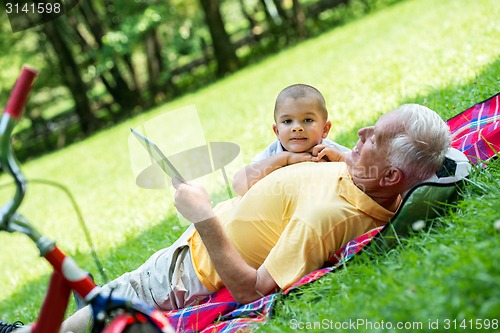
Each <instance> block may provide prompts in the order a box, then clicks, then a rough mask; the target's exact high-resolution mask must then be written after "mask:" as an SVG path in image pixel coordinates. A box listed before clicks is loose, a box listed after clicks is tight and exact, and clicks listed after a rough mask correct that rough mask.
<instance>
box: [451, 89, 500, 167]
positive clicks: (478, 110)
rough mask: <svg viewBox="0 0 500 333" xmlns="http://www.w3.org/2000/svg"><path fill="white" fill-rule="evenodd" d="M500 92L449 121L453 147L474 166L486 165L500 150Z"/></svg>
mask: <svg viewBox="0 0 500 333" xmlns="http://www.w3.org/2000/svg"><path fill="white" fill-rule="evenodd" d="M499 107H500V93H498V94H496V95H495V96H492V97H490V98H488V99H487V100H485V101H483V102H481V103H478V104H476V105H474V106H473V107H471V108H469V109H467V110H465V111H464V112H462V113H459V114H457V115H456V116H455V117H453V118H451V119H448V120H447V124H448V126H449V127H450V132H451V134H452V142H451V145H452V147H453V148H456V149H458V150H460V151H462V152H463V153H464V154H465V155H466V156H467V157H468V158H469V160H470V161H471V162H472V163H473V164H478V163H482V162H483V161H487V160H489V159H490V158H491V157H493V156H495V155H497V154H498V152H499V151H500V110H499Z"/></svg>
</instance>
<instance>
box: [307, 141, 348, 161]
mask: <svg viewBox="0 0 500 333" xmlns="http://www.w3.org/2000/svg"><path fill="white" fill-rule="evenodd" d="M311 154H312V156H314V157H313V161H314V162H344V161H345V155H344V154H343V153H341V152H340V151H338V150H337V149H334V148H332V147H329V146H325V145H316V146H314V147H313V148H312V149H311Z"/></svg>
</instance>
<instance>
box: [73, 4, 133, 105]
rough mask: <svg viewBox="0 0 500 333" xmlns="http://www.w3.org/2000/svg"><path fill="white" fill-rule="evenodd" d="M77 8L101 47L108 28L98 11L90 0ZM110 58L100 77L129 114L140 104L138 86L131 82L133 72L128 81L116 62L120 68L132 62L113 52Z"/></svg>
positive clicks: (128, 66) (124, 67)
mask: <svg viewBox="0 0 500 333" xmlns="http://www.w3.org/2000/svg"><path fill="white" fill-rule="evenodd" d="M79 8H80V13H81V14H82V16H83V20H82V21H83V23H85V25H86V27H87V29H88V31H89V32H90V33H91V34H92V36H93V38H94V40H95V42H96V43H97V46H98V48H99V49H100V48H102V47H103V41H102V38H103V37H104V35H105V33H106V31H107V30H108V28H107V26H106V24H105V23H104V22H103V20H101V19H100V17H99V13H98V12H97V10H96V9H95V8H94V6H93V5H92V1H83V2H82V4H81V6H80V7H79ZM111 59H112V63H113V66H112V67H111V68H110V69H109V72H108V73H107V74H106V73H101V74H100V79H101V80H102V82H103V83H104V85H105V86H106V88H107V90H108V92H109V94H110V95H111V96H112V97H113V99H114V101H115V102H116V103H117V104H118V105H120V108H121V109H122V111H124V112H125V113H126V114H130V111H131V110H133V109H134V107H136V106H138V105H141V104H142V101H141V96H140V91H139V89H138V88H139V87H137V86H135V85H133V84H132V82H133V81H134V80H135V79H134V76H135V74H134V73H133V72H129V73H127V74H128V77H129V78H130V82H127V80H126V78H125V76H124V75H122V73H121V71H120V70H119V68H118V64H120V63H124V64H125V65H124V66H122V70H130V68H131V67H132V64H131V63H130V64H129V63H127V60H126V59H125V60H124V59H123V56H119V55H117V54H113V55H112V56H111ZM131 86H134V87H131Z"/></svg>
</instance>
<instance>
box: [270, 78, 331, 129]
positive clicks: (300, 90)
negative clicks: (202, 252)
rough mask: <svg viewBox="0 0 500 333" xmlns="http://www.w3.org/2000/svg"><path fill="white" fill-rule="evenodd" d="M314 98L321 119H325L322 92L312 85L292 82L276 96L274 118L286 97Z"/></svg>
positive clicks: (326, 116)
mask: <svg viewBox="0 0 500 333" xmlns="http://www.w3.org/2000/svg"><path fill="white" fill-rule="evenodd" d="M305 97H308V98H314V99H316V102H317V103H318V106H319V108H320V110H321V113H322V116H323V119H324V120H325V121H326V120H327V119H328V111H327V109H326V102H325V98H324V97H323V94H321V93H320V92H319V90H318V89H316V88H314V87H313V86H310V85H307V84H303V83H297V84H292V85H291V86H288V87H286V88H285V89H283V90H282V91H281V92H280V93H279V94H278V97H276V103H275V104H274V119H275V120H276V113H277V112H278V108H279V106H280V104H281V103H282V102H283V101H284V100H285V99H287V98H293V99H299V98H305Z"/></svg>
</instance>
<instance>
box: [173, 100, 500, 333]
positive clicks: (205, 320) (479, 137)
mask: <svg viewBox="0 0 500 333" xmlns="http://www.w3.org/2000/svg"><path fill="white" fill-rule="evenodd" d="M499 101H500V93H499V94H496V95H495V96H493V97H491V98H489V99H487V100H485V101H483V102H481V103H478V104H476V105H474V106H473V107H471V108H469V109H467V110H465V111H464V112H462V113H460V114H458V115H456V116H455V117H453V118H451V119H449V120H448V121H447V124H448V126H449V127H450V132H451V134H452V147H454V148H456V149H458V150H460V151H462V152H464V153H465V155H467V157H468V158H469V160H470V161H471V162H472V163H474V164H478V163H482V162H483V161H487V160H488V159H490V158H492V157H493V156H495V155H498V152H499V151H500V121H499V120H500V113H499V105H500V104H499ZM382 228H383V227H380V228H377V229H373V230H370V231H369V232H367V233H366V234H364V235H361V236H360V237H358V238H356V239H354V240H352V241H350V242H349V243H347V244H346V245H345V246H344V247H343V248H341V249H340V250H339V251H337V253H335V255H334V256H333V257H332V258H331V259H330V260H329V262H328V263H327V265H326V267H324V268H322V269H319V270H316V271H314V272H311V273H309V274H307V275H306V276H304V277H303V278H301V279H300V280H299V281H297V282H296V283H295V284H293V285H292V286H291V287H289V288H288V289H286V290H283V291H282V292H279V293H275V294H271V295H268V296H265V297H263V298H261V299H259V300H257V301H255V302H253V303H250V304H244V305H242V304H238V303H237V302H236V301H235V300H234V298H233V297H232V296H231V294H230V293H229V291H228V290H227V289H225V288H224V289H221V290H219V291H217V292H216V293H214V294H212V295H211V296H209V297H207V298H206V299H205V300H204V301H203V302H202V303H201V304H200V305H197V306H192V307H188V308H185V309H180V310H174V311H169V312H165V316H166V317H167V318H168V319H169V320H170V322H171V324H172V326H173V327H174V328H175V330H176V331H177V332H186V333H192V332H200V333H208V332H211V333H212V332H214V333H233V332H252V331H253V330H255V329H256V327H257V326H258V324H259V323H263V322H265V321H266V320H267V318H268V317H269V315H270V313H271V309H272V307H273V305H274V303H275V302H276V299H277V298H278V297H280V296H282V295H287V294H288V293H290V292H291V291H292V290H294V289H296V288H299V287H300V286H303V285H305V284H307V283H311V282H313V281H316V280H317V279H319V278H321V277H322V276H324V275H325V274H328V273H331V272H333V271H335V270H336V269H337V268H338V267H340V266H343V265H344V264H345V263H346V261H347V260H349V259H350V258H352V257H353V256H354V255H355V254H357V253H359V252H360V251H361V249H362V248H363V247H364V246H366V245H367V244H368V243H369V242H370V241H371V240H372V238H373V237H375V235H377V234H378V233H379V232H380V231H381V230H382Z"/></svg>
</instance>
